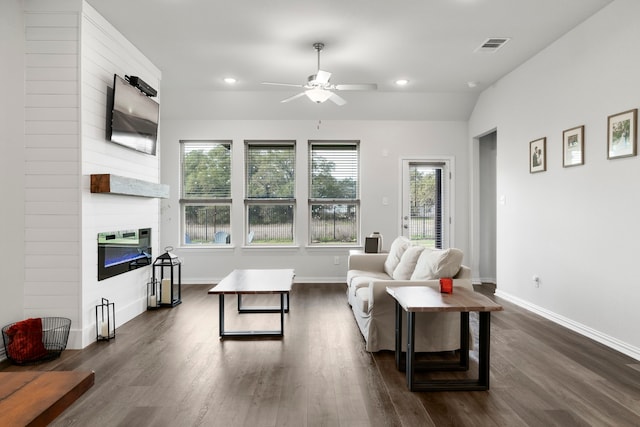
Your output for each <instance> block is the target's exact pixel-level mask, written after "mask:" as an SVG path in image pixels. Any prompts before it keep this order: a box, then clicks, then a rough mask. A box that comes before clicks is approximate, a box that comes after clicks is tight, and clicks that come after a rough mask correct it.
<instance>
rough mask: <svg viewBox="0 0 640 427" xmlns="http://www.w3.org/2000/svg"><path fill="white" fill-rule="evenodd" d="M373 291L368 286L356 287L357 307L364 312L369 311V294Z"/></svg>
mask: <svg viewBox="0 0 640 427" xmlns="http://www.w3.org/2000/svg"><path fill="white" fill-rule="evenodd" d="M370 295H371V292H370V291H369V288H368V287H360V288H358V289H356V297H355V307H354V308H357V309H358V310H360V312H361V313H363V314H368V313H369V296H370Z"/></svg>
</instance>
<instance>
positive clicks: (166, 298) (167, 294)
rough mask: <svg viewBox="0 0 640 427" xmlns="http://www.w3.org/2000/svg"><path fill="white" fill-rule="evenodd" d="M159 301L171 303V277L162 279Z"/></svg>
mask: <svg viewBox="0 0 640 427" xmlns="http://www.w3.org/2000/svg"><path fill="white" fill-rule="evenodd" d="M160 302H161V303H162V304H171V279H162V291H161V298H160Z"/></svg>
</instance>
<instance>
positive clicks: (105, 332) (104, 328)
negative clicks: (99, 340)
mask: <svg viewBox="0 0 640 427" xmlns="http://www.w3.org/2000/svg"><path fill="white" fill-rule="evenodd" d="M100 334H101V335H102V336H103V337H105V338H108V337H109V324H108V323H107V322H102V324H101V325H100Z"/></svg>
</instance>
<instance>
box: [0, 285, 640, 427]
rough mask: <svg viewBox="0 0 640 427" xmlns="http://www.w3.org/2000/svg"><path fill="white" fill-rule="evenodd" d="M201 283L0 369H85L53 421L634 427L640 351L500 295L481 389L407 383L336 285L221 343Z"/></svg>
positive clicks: (295, 296) (310, 288) (245, 320)
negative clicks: (107, 327)
mask: <svg viewBox="0 0 640 427" xmlns="http://www.w3.org/2000/svg"><path fill="white" fill-rule="evenodd" d="M210 287H211V285H187V286H183V294H182V295H183V303H182V304H181V305H179V306H177V307H175V308H172V309H162V310H158V311H148V312H146V313H144V314H142V315H140V316H139V317H137V318H135V319H133V320H132V321H130V322H128V323H127V324H125V325H123V326H121V327H120V328H118V330H117V334H116V339H115V340H112V341H110V342H100V343H94V344H92V345H90V346H89V347H87V348H86V349H84V350H67V351H65V352H64V353H63V355H62V357H61V358H60V359H57V360H54V361H51V362H48V363H45V364H42V365H37V366H31V367H17V366H7V365H6V364H4V365H3V366H4V369H3V370H5V371H17V370H93V371H95V385H94V386H93V387H92V388H91V389H90V390H88V391H87V392H86V393H85V394H84V395H83V396H82V397H80V399H79V400H78V401H76V402H75V403H74V404H73V405H72V406H71V407H70V408H69V409H67V410H66V411H65V412H64V413H63V414H62V415H60V416H59V417H58V418H57V419H56V420H55V421H54V422H53V423H52V425H53V426H89V425H91V426H199V425H200V426H252V427H259V426H563V427H565V426H639V425H640V362H638V361H636V360H634V359H631V358H629V357H626V356H624V355H622V354H620V353H617V352H615V351H613V350H611V349H609V348H607V347H604V346H602V345H600V344H598V343H595V342H593V341H591V340H589V339H587V338H584V337H582V336H580V335H578V334H576V333H574V332H572V331H569V330H567V329H565V328H562V327H560V326H557V325H556V324H554V323H552V322H550V321H547V320H545V319H542V318H540V317H539V316H536V315H534V314H532V313H529V312H527V311H525V310H522V309H520V308H518V307H516V306H514V305H512V304H509V303H507V302H504V301H502V300H500V299H497V300H498V302H500V303H501V304H503V306H504V308H505V310H504V311H502V312H497V313H494V314H492V329H491V345H492V347H491V389H490V390H489V391H487V392H438V393H411V392H409V391H408V390H407V388H406V383H405V379H404V374H403V373H401V372H398V371H397V370H396V368H395V364H394V357H393V353H392V352H379V353H373V354H372V353H367V352H366V351H364V343H363V339H362V337H361V335H360V333H359V331H358V328H357V326H356V324H355V320H354V319H353V316H352V314H351V310H350V308H349V306H348V305H347V302H346V297H345V295H344V292H345V286H344V285H341V284H333V285H328V284H298V285H295V286H294V288H293V292H292V294H291V312H290V313H289V314H287V315H286V319H285V337H284V339H282V340H266V339H263V340H225V341H220V340H219V339H218V317H217V316H218V298H217V296H213V295H207V290H208V289H209V288H210ZM482 291H483V292H485V293H489V294H491V288H489V289H488V290H487V289H484V288H483V290H482ZM245 302H246V303H247V304H249V303H251V300H250V299H249V298H247V299H246V300H245ZM263 302H264V301H263ZM267 302H268V301H267ZM227 304H229V305H228V307H227V317H226V327H227V328H229V329H235V328H244V327H253V328H257V329H261V328H265V327H266V328H269V329H271V328H273V329H277V328H278V327H279V324H278V323H279V316H278V315H273V314H243V315H237V314H236V313H235V299H234V298H227ZM472 318H473V316H472ZM272 325H273V326H272ZM473 365H474V357H473V355H472V368H473ZM1 418H2V414H0V424H2V423H1Z"/></svg>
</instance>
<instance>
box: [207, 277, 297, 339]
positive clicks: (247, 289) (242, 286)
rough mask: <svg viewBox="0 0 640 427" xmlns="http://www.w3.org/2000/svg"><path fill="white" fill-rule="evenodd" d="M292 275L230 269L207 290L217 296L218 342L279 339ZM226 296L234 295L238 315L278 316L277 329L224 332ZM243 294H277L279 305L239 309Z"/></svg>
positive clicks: (286, 311)
mask: <svg viewBox="0 0 640 427" xmlns="http://www.w3.org/2000/svg"><path fill="white" fill-rule="evenodd" d="M294 276H295V273H294V272H293V269H271V270H270V269H266V270H258V269H249V270H233V271H232V272H231V273H230V274H229V275H228V276H226V277H225V278H224V279H222V280H221V281H220V283H218V284H217V285H216V286H214V287H213V288H211V289H209V292H208V293H209V294H213V295H219V302H220V303H219V305H220V307H219V331H220V339H224V338H251V337H283V336H284V314H285V313H288V312H289V292H291V287H292V286H293V277H294ZM227 294H233V295H237V296H238V312H239V313H280V330H275V331H273V330H267V331H265V330H260V331H225V329H224V296H225V295H227ZM247 294H280V305H279V306H275V307H250V308H247V307H243V306H242V295H247ZM285 299H286V301H285Z"/></svg>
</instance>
